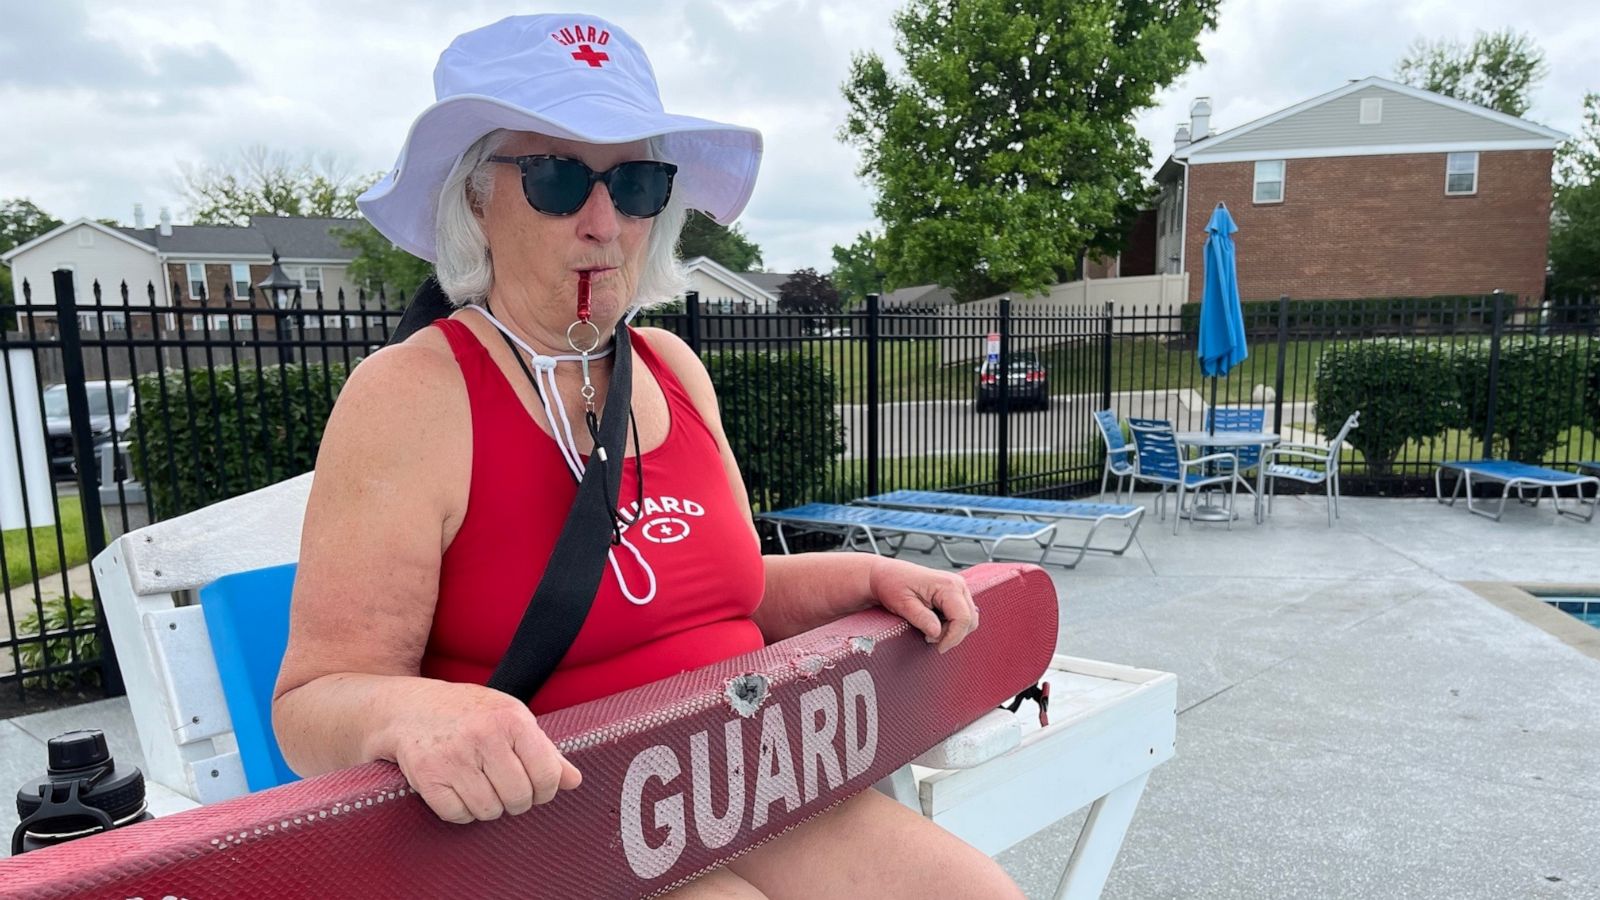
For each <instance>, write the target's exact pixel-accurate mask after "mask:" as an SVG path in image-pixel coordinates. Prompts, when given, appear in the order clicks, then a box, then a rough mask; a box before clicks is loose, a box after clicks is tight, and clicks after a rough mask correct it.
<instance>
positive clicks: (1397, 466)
mask: <svg viewBox="0 0 1600 900" xmlns="http://www.w3.org/2000/svg"><path fill="white" fill-rule="evenodd" d="M1289 425H1290V427H1291V428H1300V429H1304V430H1306V431H1308V432H1309V431H1312V429H1310V428H1307V427H1306V425H1305V423H1303V422H1291V423H1289ZM1500 449H1501V452H1502V453H1503V452H1504V445H1503V444H1502V445H1501V448H1500ZM1489 455H1490V454H1487V453H1485V452H1484V449H1483V442H1482V441H1480V440H1478V439H1476V438H1474V437H1473V436H1472V434H1471V432H1468V431H1466V430H1465V429H1450V430H1448V431H1446V432H1444V433H1443V434H1440V435H1437V436H1435V437H1431V438H1426V439H1424V440H1420V441H1407V442H1406V445H1405V446H1404V447H1402V448H1401V450H1400V453H1399V454H1398V455H1397V456H1395V460H1394V470H1395V472H1396V473H1397V474H1406V475H1418V474H1421V475H1432V473H1433V470H1434V469H1436V468H1438V465H1439V462H1440V461H1442V460H1451V459H1483V458H1485V457H1487V456H1489ZM1595 458H1600V434H1596V433H1595V432H1592V431H1590V430H1588V429H1587V428H1582V427H1578V426H1574V427H1572V428H1568V429H1567V430H1566V431H1565V432H1564V433H1563V434H1562V437H1561V440H1560V442H1559V443H1557V444H1556V447H1555V449H1554V450H1552V451H1550V452H1549V453H1547V454H1545V457H1544V462H1545V464H1547V465H1559V464H1560V463H1561V462H1562V461H1565V460H1587V459H1595ZM1340 459H1341V461H1342V463H1343V465H1344V467H1345V469H1344V471H1345V472H1346V473H1353V474H1365V473H1366V471H1367V463H1366V459H1365V458H1364V457H1363V456H1362V455H1361V454H1360V453H1359V452H1358V451H1356V450H1354V449H1351V448H1350V447H1349V446H1348V445H1347V446H1346V448H1345V450H1344V452H1343V453H1341V454H1340Z"/></svg>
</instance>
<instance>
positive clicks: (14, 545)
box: [0, 497, 89, 589]
mask: <svg viewBox="0 0 1600 900" xmlns="http://www.w3.org/2000/svg"><path fill="white" fill-rule="evenodd" d="M56 509H57V517H56V524H55V525H52V526H45V527H42V528H35V529H33V550H34V553H35V555H36V558H37V560H38V565H39V568H38V572H37V573H35V572H34V570H33V569H32V568H31V567H30V566H29V563H28V529H26V528H13V529H11V530H10V531H6V532H0V537H3V538H4V540H5V551H6V577H7V578H8V579H9V581H10V584H11V586H12V588H13V589H15V588H16V586H17V585H19V584H28V583H31V582H33V581H36V580H37V579H39V578H43V577H44V576H46V575H53V574H55V573H56V572H59V571H61V569H62V565H61V554H60V553H59V552H58V550H57V548H56V529H57V528H58V527H59V528H60V530H61V544H62V546H64V547H65V548H66V555H67V566H66V567H67V568H71V567H72V566H76V565H79V564H81V563H85V562H88V561H89V549H88V547H87V546H86V545H85V543H84V539H83V507H82V506H81V505H80V504H79V503H78V498H77V497H62V498H61V499H60V501H59V505H58V506H57V507H56Z"/></svg>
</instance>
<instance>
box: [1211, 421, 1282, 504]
mask: <svg viewBox="0 0 1600 900" xmlns="http://www.w3.org/2000/svg"><path fill="white" fill-rule="evenodd" d="M1266 427H1267V411H1266V410H1265V409H1262V408H1261V407H1256V406H1214V407H1211V408H1210V409H1208V410H1206V416H1205V426H1204V428H1205V430H1206V431H1210V432H1212V433H1213V434H1214V433H1216V432H1218V431H1265V430H1266ZM1200 452H1201V453H1202V454H1212V453H1232V454H1233V455H1234V457H1235V458H1237V459H1238V460H1239V468H1238V470H1237V473H1238V476H1239V483H1240V486H1241V487H1243V488H1244V489H1245V490H1246V491H1249V492H1250V494H1251V495H1252V496H1254V495H1255V492H1256V489H1255V486H1254V485H1252V484H1251V483H1250V479H1248V478H1246V477H1245V473H1247V472H1249V471H1250V470H1252V469H1254V468H1256V467H1258V466H1260V465H1261V448H1260V447H1205V448H1203V449H1202V450H1201V451H1200Z"/></svg>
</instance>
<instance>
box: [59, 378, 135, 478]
mask: <svg viewBox="0 0 1600 900" xmlns="http://www.w3.org/2000/svg"><path fill="white" fill-rule="evenodd" d="M84 387H85V389H86V390H87V391H88V394H89V431H90V432H91V433H92V434H93V435H94V446H95V452H96V453H100V452H102V451H103V448H104V446H105V445H106V444H109V443H111V429H112V425H113V424H114V425H115V426H116V432H117V438H118V439H119V440H127V439H128V426H129V425H130V424H131V423H132V420H133V409H134V405H135V402H136V401H135V400H134V395H133V382H131V381H121V380H117V381H112V382H111V390H110V398H111V402H110V403H107V402H106V397H107V391H106V383H105V382H104V381H91V382H89V383H88V384H87V385H85V386H84ZM44 428H45V434H46V440H47V441H48V442H49V446H50V471H51V472H52V473H53V474H54V475H55V477H56V478H72V477H73V476H75V475H76V474H77V472H78V469H77V466H76V465H75V464H74V463H75V460H74V459H73V454H72V415H71V413H70V412H69V411H68V409H67V386H66V385H64V384H53V385H51V386H49V387H47V388H45V389H44ZM119 463H120V461H119ZM118 468H119V469H120V468H121V466H120V465H119V466H118ZM97 474H98V473H97ZM117 474H118V475H119V476H120V475H121V474H122V473H121V472H120V471H119V472H118V473H117Z"/></svg>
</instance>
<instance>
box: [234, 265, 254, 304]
mask: <svg viewBox="0 0 1600 900" xmlns="http://www.w3.org/2000/svg"><path fill="white" fill-rule="evenodd" d="M230 268H231V269H232V275H233V299H235V300H249V299H250V264H249V263H234V264H233V265H232V266H231V267H230ZM240 276H243V277H240Z"/></svg>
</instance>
